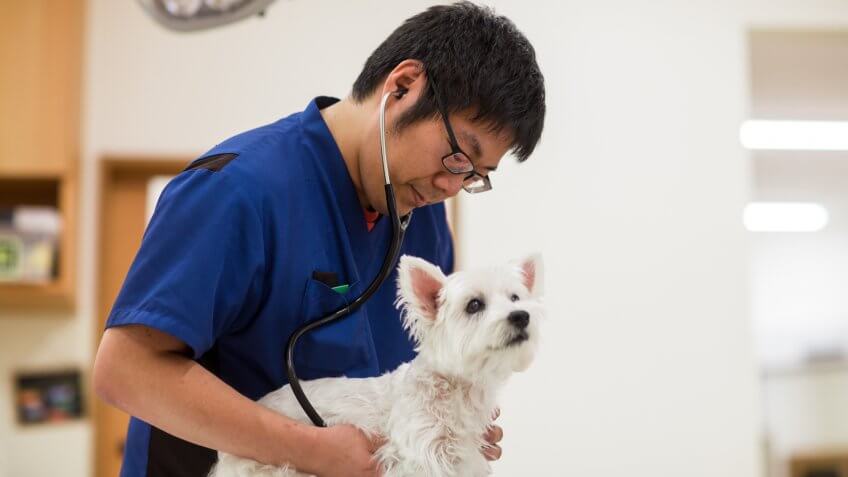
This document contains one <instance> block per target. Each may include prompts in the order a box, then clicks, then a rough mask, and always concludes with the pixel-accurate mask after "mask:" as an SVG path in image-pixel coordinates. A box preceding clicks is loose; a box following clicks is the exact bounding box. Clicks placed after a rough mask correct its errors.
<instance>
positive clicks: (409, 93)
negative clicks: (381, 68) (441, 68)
mask: <svg viewBox="0 0 848 477" xmlns="http://www.w3.org/2000/svg"><path fill="white" fill-rule="evenodd" d="M426 85H427V74H426V73H425V71H424V64H423V63H422V62H420V61H418V60H411V59H407V60H403V61H401V62H400V63H398V65H397V66H395V67H394V69H392V71H390V72H389V74H388V76H386V80H385V81H384V82H383V88H382V92H381V93H380V97H382V96H383V94H385V93H389V92H392V93H394V92H397V91H403V92H404V94H403V95H402V97H403V98H409V101H405V102H404V103H405V104H406V105H407V107H409V105H412V104H415V103H417V102H418V98H419V97H420V95H421V93H422V91H423V90H424V88H425V87H426ZM378 91H379V90H378ZM398 99H400V98H398Z"/></svg>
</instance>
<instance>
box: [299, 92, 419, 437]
mask: <svg viewBox="0 0 848 477" xmlns="http://www.w3.org/2000/svg"><path fill="white" fill-rule="evenodd" d="M406 92H407V91H406V90H405V89H400V90H398V91H393V92H389V93H386V94H384V95H383V99H382V100H381V101H380V157H381V158H382V161H383V179H384V181H385V186H384V187H385V191H386V206H387V207H388V209H389V220H391V221H392V242H391V244H390V245H389V249H388V250H387V251H386V256H385V258H383V265H382V266H381V267H380V273H378V274H377V276H376V277H374V280H372V281H371V284H370V285H368V288H366V289H365V291H364V292H362V294H361V295H359V296H358V297H356V299H354V300H353V301H352V302H351V303H350V304H349V305H346V306H344V307H342V308H339V309H338V310H336V311H334V312H332V313H330V314H329V315H326V316H324V317H322V318H319V319H317V320H315V321H310V322H309V323H304V324H303V325H301V326H300V327H298V328H297V329H295V330H294V332H293V333H292V335H291V336H290V337H289V342H288V344H287V345H286V373H287V374H288V377H289V384H290V385H291V389H292V392H294V396H295V397H296V398H297V402H298V403H300V407H302V408H303V411H304V412H305V413H306V415H307V416H309V419H311V420H312V422H313V423H314V424H315V425H316V426H319V427H327V425H326V424H325V423H324V420H323V419H321V416H319V415H318V412H317V411H315V408H314V407H312V403H310V402H309V399H307V397H306V394H305V393H304V392H303V388H302V387H301V386H300V380H299V379H298V377H297V373H295V370H294V347H295V345H296V344H297V340H298V339H300V337H301V336H303V335H304V334H306V333H308V332H310V331H313V330H316V329H318V328H320V327H322V326H325V325H327V324H330V323H332V322H334V321H336V320H340V319H342V318H344V317H345V316H347V315H349V314H351V313H353V312H354V311H356V309H358V308H359V307H360V306H362V304H363V303H365V302H366V301H368V299H369V298H371V295H373V294H374V293H375V292H376V291H377V289H378V288H380V285H382V284H383V282H385V281H386V279H387V278H388V277H389V275H390V274H391V272H392V269H393V268H394V264H395V263H396V262H397V259H398V254H399V253H400V246H401V243H402V242H403V236H404V234H405V233H406V228H407V227H408V226H409V221H410V219H411V218H412V212H410V213H409V214H407V215H405V216H403V217H400V216H399V215H398V211H397V203H396V202H395V191H394V189H393V188H392V183H391V180H390V179H389V163H388V160H387V159H386V156H387V154H386V104H387V103H388V100H389V98H390V97H392V96H394V97H396V98H398V99H400V98H401V97H403V95H404V94H406Z"/></svg>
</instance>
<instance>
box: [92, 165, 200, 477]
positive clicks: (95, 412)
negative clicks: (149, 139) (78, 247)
mask: <svg viewBox="0 0 848 477" xmlns="http://www.w3.org/2000/svg"><path fill="white" fill-rule="evenodd" d="M191 160H192V158H191V157H179V156H166V157H154V156H141V157H140V156H105V157H103V158H101V159H99V161H98V164H97V174H98V178H97V184H98V192H99V195H98V198H99V202H100V203H99V205H98V214H99V215H98V226H97V247H96V250H98V253H99V254H100V259H99V260H98V263H97V269H96V276H95V281H94V283H95V305H96V312H95V314H96V319H95V322H94V330H92V331H93V333H94V349H95V353H96V351H97V347H98V346H99V345H100V337H101V336H102V334H103V325H104V323H105V320H106V316H105V312H104V310H107V309H108V308H110V307H111V305H112V303H113V301H114V299H115V297H114V296H106V295H107V294H106V292H105V285H104V277H105V276H106V275H107V269H106V267H107V265H109V263H107V259H106V254H105V253H103V250H105V247H108V246H109V241H108V237H107V236H106V234H107V232H108V230H109V224H108V223H107V220H108V215H107V212H108V210H109V209H108V202H109V199H110V198H111V196H112V191H113V190H114V187H115V184H116V180H117V178H118V176H119V175H135V176H139V177H148V178H149V177H153V176H157V175H177V174H179V173H180V171H182V170H183V169H185V167H186V166H187V165H188V164H189V162H191ZM141 220H144V219H143V217H142V218H141ZM107 300H108V303H106V301H107ZM89 405H90V415H91V416H92V422H93V425H94V429H93V432H92V436H91V439H92V450H91V454H92V464H93V465H92V468H93V470H94V475H95V476H96V477H113V476H107V475H105V474H106V469H105V468H104V463H103V461H102V460H101V456H102V455H105V453H106V452H108V449H107V447H106V443H105V442H101V440H100V433H101V432H102V429H104V426H105V425H106V422H107V417H106V416H104V413H103V412H102V409H104V408H105V407H108V405H107V404H106V403H104V402H103V401H101V400H100V399H99V398H97V397H96V396H93V394H92V399H91V400H90V404H89Z"/></svg>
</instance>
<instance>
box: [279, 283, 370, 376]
mask: <svg viewBox="0 0 848 477" xmlns="http://www.w3.org/2000/svg"><path fill="white" fill-rule="evenodd" d="M355 297H356V294H354V293H352V292H348V293H345V294H344V295H343V294H340V293H338V292H336V291H334V290H332V289H331V288H330V287H328V286H327V285H326V284H324V283H322V282H320V281H318V280H314V279H310V280H309V282H308V283H307V285H306V291H305V292H304V295H303V302H302V304H301V309H300V316H301V319H302V320H303V321H302V322H303V323H305V322H307V321H314V320H316V319H318V318H321V317H323V316H326V315H328V314H330V313H331V312H333V311H335V310H337V309H339V308H341V307H343V306H344V305H345V304H347V300H349V299H353V298H355ZM372 348H373V341H372V339H371V329H370V328H369V324H368V319H367V316H366V314H365V312H364V309H363V308H359V309H358V310H357V311H356V312H355V313H352V314H350V315H347V316H345V317H344V318H342V319H340V320H338V321H336V322H333V323H330V324H328V325H324V326H323V327H321V328H318V329H316V330H312V331H311V332H309V333H307V334H305V335H303V336H302V337H301V338H300V340H298V343H297V349H296V350H295V363H296V365H297V369H298V376H300V377H301V378H303V379H314V378H318V377H331V376H341V375H346V376H349V377H361V376H369V375H372V374H373V373H371V372H370V371H369V370H370V369H371V368H374V369H376V363H374V361H375V358H374V356H373V355H374V353H373V351H372Z"/></svg>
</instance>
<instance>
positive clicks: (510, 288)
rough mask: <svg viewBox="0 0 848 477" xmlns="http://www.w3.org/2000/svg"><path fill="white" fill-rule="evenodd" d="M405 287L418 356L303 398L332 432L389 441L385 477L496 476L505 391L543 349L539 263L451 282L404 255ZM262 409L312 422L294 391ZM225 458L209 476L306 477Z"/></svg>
mask: <svg viewBox="0 0 848 477" xmlns="http://www.w3.org/2000/svg"><path fill="white" fill-rule="evenodd" d="M398 284H399V291H398V300H397V304H398V306H399V307H402V308H403V320H404V326H405V327H406V329H407V331H408V332H409V333H410V335H411V336H412V337H413V338H414V339H415V342H416V343H417V346H416V350H417V352H418V356H417V357H416V358H415V359H414V360H412V361H411V362H409V363H406V364H403V365H401V366H400V367H398V368H397V369H396V370H394V371H392V372H391V373H387V374H384V375H382V376H379V377H376V378H366V379H349V378H326V379H318V380H314V381H308V382H304V383H303V387H304V390H305V392H306V393H307V395H308V396H309V398H310V400H311V401H312V403H313V405H314V406H315V408H316V410H317V411H318V412H319V414H321V416H322V417H323V418H324V420H325V421H326V422H327V424H328V425H334V424H351V425H354V426H356V427H358V428H360V429H362V430H363V431H364V432H365V433H366V434H369V435H382V436H384V437H385V438H386V443H385V444H384V445H383V446H382V447H381V448H380V449H378V450H377V452H376V454H375V455H376V458H377V459H379V462H380V463H381V464H382V466H383V469H384V475H385V477H401V476H402V477H443V476H444V477H476V476H486V475H489V474H490V473H491V471H490V468H489V464H488V462H487V461H486V460H485V458H484V457H483V455H482V454H481V452H480V451H481V447H482V446H483V445H484V441H483V434H484V432H485V431H486V428H487V427H488V426H489V425H490V424H491V419H492V416H493V412H494V409H495V407H496V399H497V394H498V390H499V389H500V388H501V387H502V386H503V385H504V384H505V382H506V380H507V378H508V377H509V376H510V374H512V373H513V372H515V371H522V370H524V369H526V368H527V367H528V366H529V365H530V362H531V361H532V359H533V355H534V354H535V351H536V347H537V345H538V338H539V330H538V322H539V319H540V318H542V316H543V309H542V304H541V293H542V261H541V258H540V257H539V256H531V257H529V258H527V259H525V260H522V261H518V262H515V263H510V264H508V265H505V266H501V267H491V268H488V269H483V270H473V271H465V272H457V273H454V274H452V275H450V276H448V277H445V276H444V275H443V274H442V272H441V270H439V269H438V268H437V267H435V266H434V265H432V264H430V263H428V262H426V261H424V260H421V259H419V258H414V257H409V256H404V257H402V259H401V261H400V269H399V278H398ZM475 300H476V302H475V303H472V301H475ZM524 312H526V313H524ZM259 402H260V403H261V404H263V405H265V406H267V407H269V408H271V409H273V410H275V411H277V412H280V413H282V414H285V415H287V416H289V417H292V418H294V419H298V420H300V421H303V422H309V419H308V418H307V416H306V415H305V414H304V413H303V411H302V410H301V408H300V406H299V405H298V403H297V401H296V400H295V398H294V395H293V394H292V392H291V390H290V388H289V387H288V386H284V387H282V388H281V389H279V390H277V391H274V392H272V393H270V394H268V395H267V396H265V397H264V398H262V399H261V400H260V401H259ZM218 455H219V461H218V463H217V464H216V466H215V467H214V468H213V469H212V472H211V473H210V477H294V476H303V475H305V474H301V473H298V472H297V471H296V470H295V469H293V468H279V467H273V466H269V465H263V464H260V463H258V462H255V461H251V460H248V459H242V458H239V457H236V456H233V455H229V454H226V453H219V454H218Z"/></svg>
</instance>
